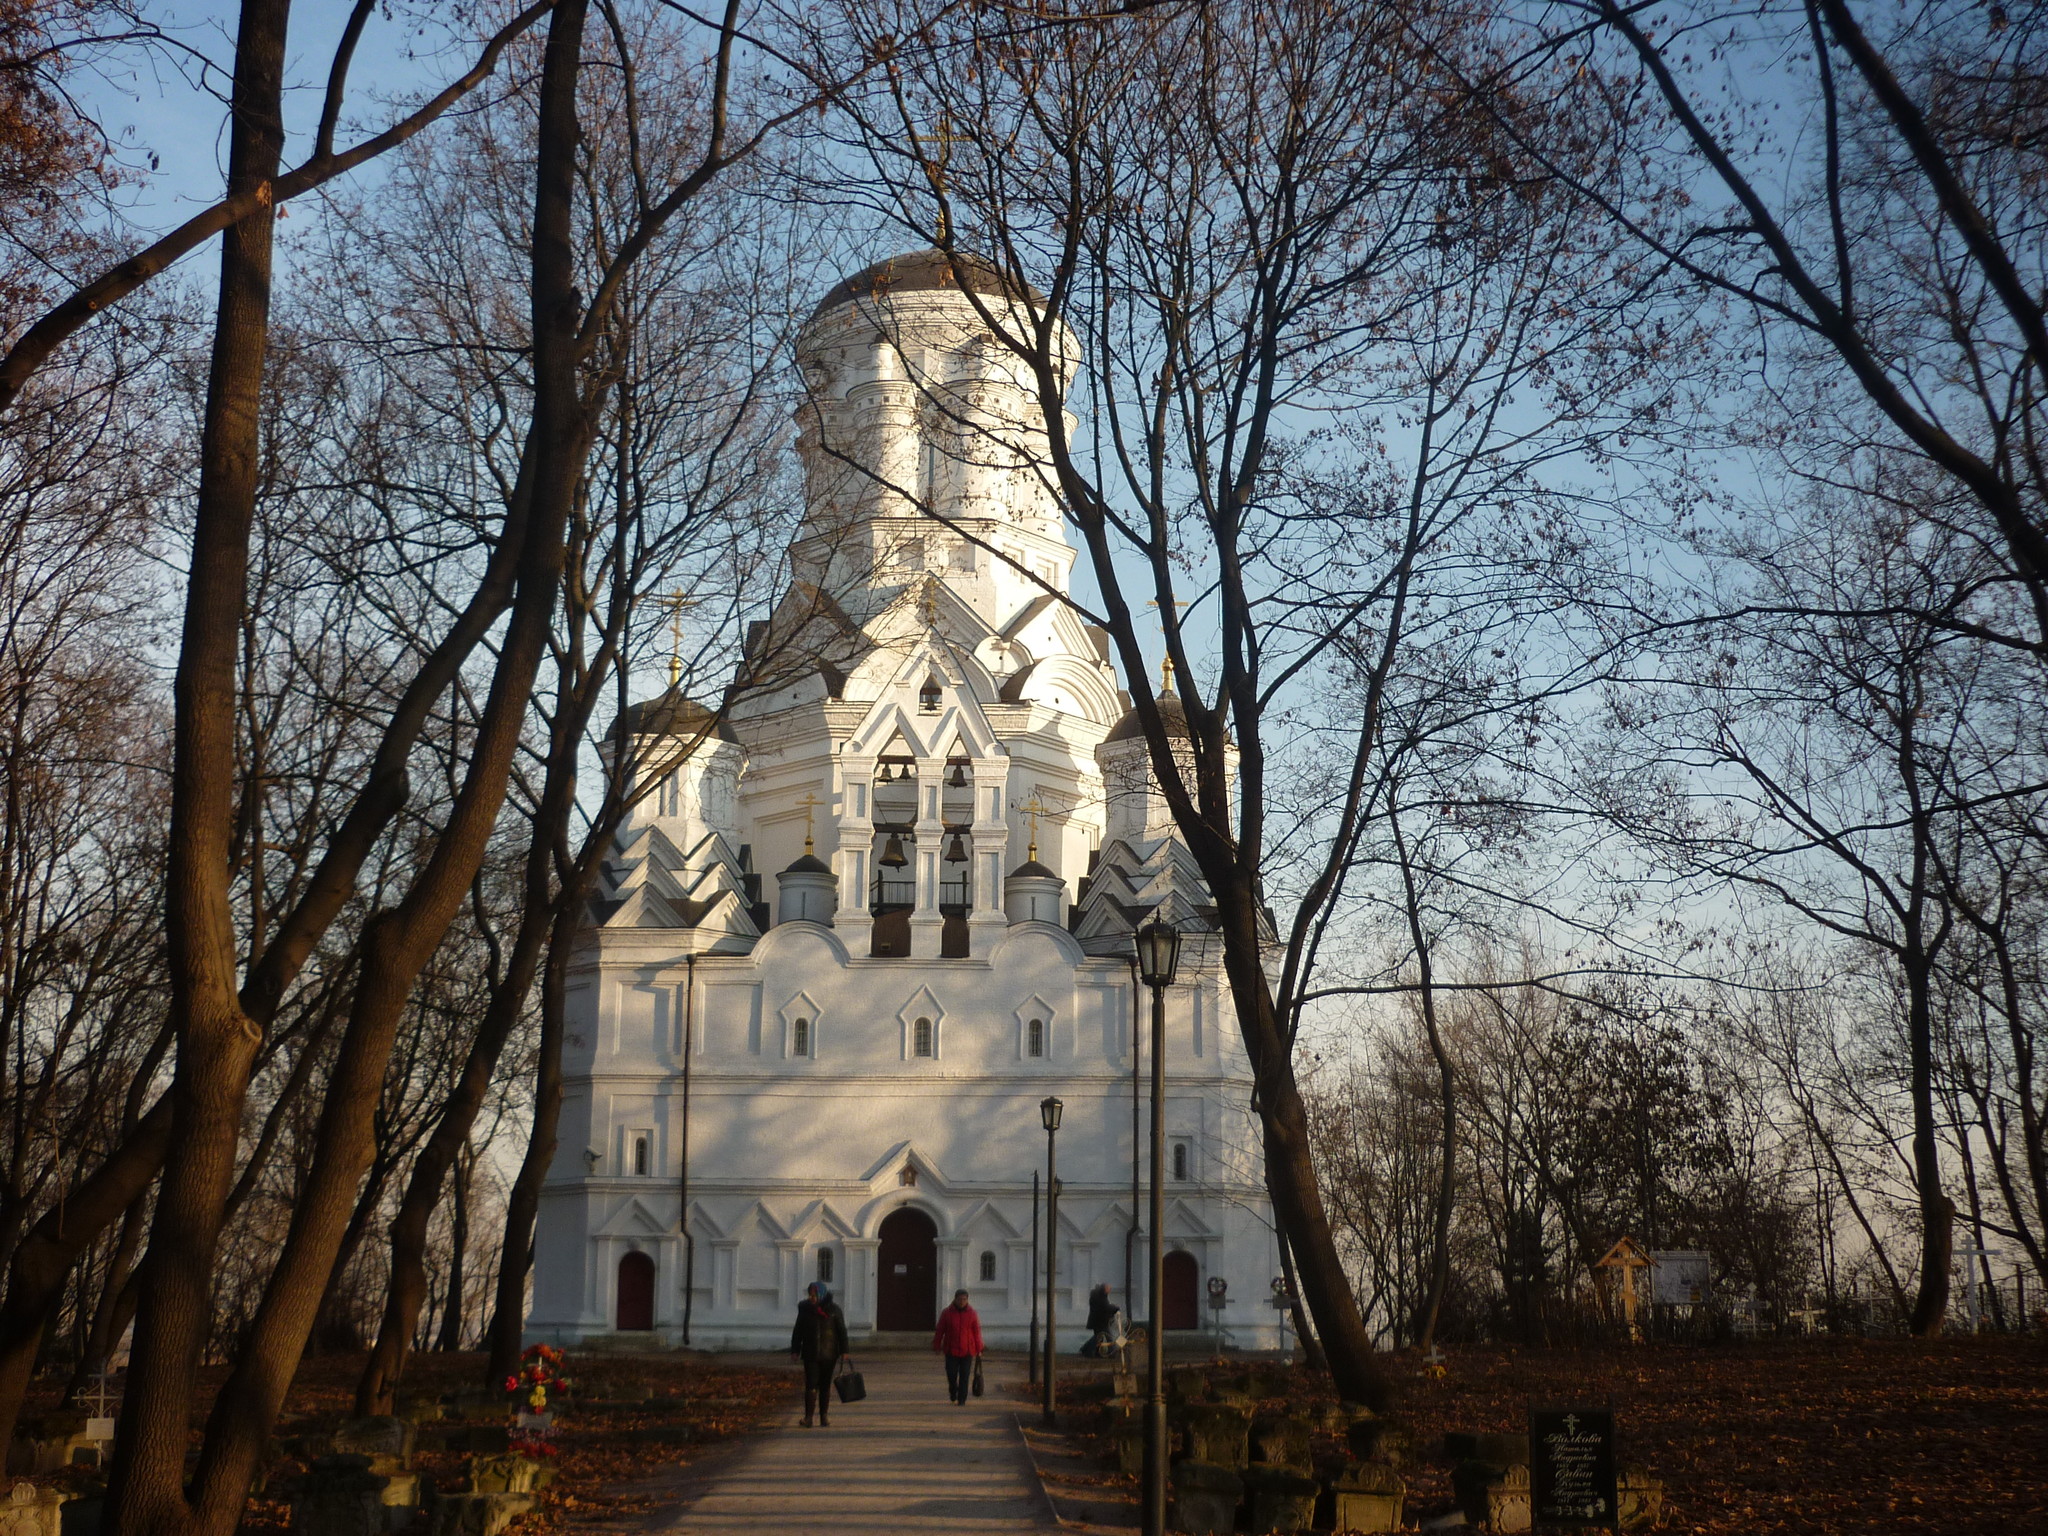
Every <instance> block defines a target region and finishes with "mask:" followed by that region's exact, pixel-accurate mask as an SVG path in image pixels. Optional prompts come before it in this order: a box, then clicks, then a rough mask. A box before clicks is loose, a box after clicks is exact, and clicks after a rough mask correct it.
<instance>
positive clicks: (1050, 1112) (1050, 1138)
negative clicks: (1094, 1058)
mask: <svg viewBox="0 0 2048 1536" xmlns="http://www.w3.org/2000/svg"><path fill="white" fill-rule="evenodd" d="M1065 1108H1066V1106H1065V1105H1064V1104H1062V1103H1060V1101H1059V1100H1058V1099H1045V1100H1042V1101H1041V1102H1040V1103H1039V1106H1038V1118H1039V1119H1040V1120H1041V1121H1042V1122H1044V1125H1045V1422H1046V1423H1047V1424H1051V1423H1052V1421H1053V1415H1052V1409H1053V1385H1052V1365H1053V1361H1054V1359H1055V1358H1056V1357H1057V1355H1058V1351H1057V1350H1056V1349H1055V1347H1054V1345H1053V1333H1054V1331H1055V1330H1054V1324H1055V1323H1056V1322H1057V1321H1058V1318H1059V1313H1058V1309H1057V1307H1056V1306H1055V1305H1054V1298H1053V1288H1052V1279H1053V1272H1054V1271H1055V1270H1056V1269H1058V1267H1059V1251H1060V1181H1059V1176H1058V1173H1057V1171H1056V1169H1057V1165H1056V1164H1055V1162H1054V1154H1053V1144H1054V1141H1055V1139H1056V1138H1057V1137H1058V1135H1059V1130H1060V1112H1061V1111H1062V1110H1064V1109H1065Z"/></svg>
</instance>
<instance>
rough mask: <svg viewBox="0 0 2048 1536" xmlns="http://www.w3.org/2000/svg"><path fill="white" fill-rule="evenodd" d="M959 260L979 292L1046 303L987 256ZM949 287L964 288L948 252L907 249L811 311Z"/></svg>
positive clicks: (837, 287)
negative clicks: (897, 294) (948, 257)
mask: <svg viewBox="0 0 2048 1536" xmlns="http://www.w3.org/2000/svg"><path fill="white" fill-rule="evenodd" d="M959 262H960V268H961V272H964V273H965V274H966V277H967V287H968V288H969V289H970V290H972V291H973V292H975V293H985V294H989V295H992V296H996V297H1005V298H1013V299H1024V300H1027V301H1029V302H1030V303H1033V304H1043V303H1044V302H1045V295H1044V294H1042V293H1040V292H1039V291H1038V290H1037V289H1036V288H1033V287H1032V286H1031V285H1030V284H1029V283H1022V284H1020V283H1018V282H1016V281H1015V280H1013V279H1011V278H1010V277H1008V276H1007V275H1006V274H1004V273H1003V272H1002V271H1001V270H1000V269H999V268H998V267H997V266H996V264H995V263H994V262H992V261H990V260H989V259H988V258H987V257H986V256H976V255H973V254H971V253H963V254H961V255H960V257H959ZM946 290H950V291H952V292H954V293H958V292H959V291H960V281H959V275H958V274H956V273H955V272H954V270H953V263H952V261H950V260H948V259H947V256H946V253H945V252H944V251H940V250H922V251H907V252H905V253H904V254H902V255H900V256H890V257H887V258H886V259H884V260H882V261H878V262H876V263H875V264H874V265H873V266H871V267H867V268H864V269H863V270H861V271H859V272H856V273H854V274H853V276H851V277H848V278H843V279H841V280H840V281H839V282H837V283H834V284H833V285H832V287H831V289H830V290H829V291H828V292H827V293H826V294H825V297H824V298H822V299H820V300H818V307H817V308H816V309H814V310H812V311H811V318H812V319H813V320H815V319H817V318H818V316H820V315H822V314H824V313H825V311H826V310H828V309H831V308H833V307H834V306H835V305H839V304H845V303H848V302H849V301H851V300H854V299H866V300H869V301H870V302H872V301H874V300H877V299H883V298H887V297H888V296H889V295H890V294H893V293H919V292H931V291H946Z"/></svg>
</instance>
